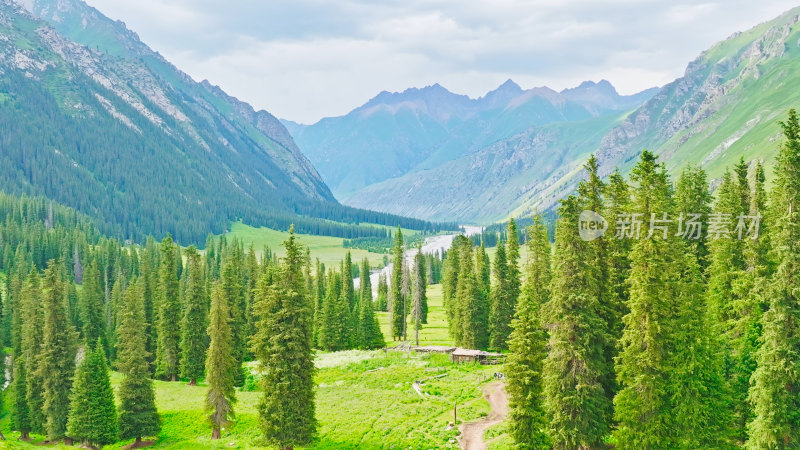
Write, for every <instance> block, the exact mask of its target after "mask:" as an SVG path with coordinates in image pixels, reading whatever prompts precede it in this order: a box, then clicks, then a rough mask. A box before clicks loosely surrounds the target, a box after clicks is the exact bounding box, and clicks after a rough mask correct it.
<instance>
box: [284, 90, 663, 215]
mask: <svg viewBox="0 0 800 450" xmlns="http://www.w3.org/2000/svg"><path fill="white" fill-rule="evenodd" d="M656 90H657V89H649V90H647V91H644V92H641V93H639V94H636V95H631V96H621V95H619V94H618V93H617V92H616V90H615V89H614V87H613V86H612V85H611V84H610V83H609V82H608V81H605V80H603V81H600V82H599V83H593V82H585V83H583V84H581V85H580V86H578V87H576V88H573V89H566V90H563V91H561V92H556V91H554V90H552V89H549V88H546V87H545V88H534V89H528V90H523V89H522V88H521V87H520V86H519V85H517V84H516V83H514V82H513V81H512V80H508V81H506V82H505V83H503V84H502V85H500V86H499V87H498V88H497V89H495V90H493V91H491V92H489V93H487V94H486V95H485V96H483V97H480V98H478V99H471V98H469V97H467V96H465V95H458V94H454V93H452V92H450V91H448V90H447V89H445V88H444V87H442V86H440V85H439V84H434V85H433V86H427V87H424V88H422V89H417V88H411V89H407V90H405V91H403V92H400V93H389V92H385V91H384V92H381V93H380V94H378V95H377V96H375V97H374V98H373V99H371V100H370V101H368V102H367V103H366V104H364V105H363V106H361V107H359V108H357V109H355V110H353V111H351V112H350V113H348V114H347V115H345V116H342V117H333V118H325V119H322V120H320V121H319V122H317V123H315V124H313V125H310V126H305V125H300V124H297V123H293V122H289V121H284V124H286V125H287V127H288V128H289V130H290V132H291V133H292V135H293V136H294V138H295V140H296V141H297V143H298V145H300V148H302V149H303V151H304V152H305V153H306V155H307V156H308V157H309V159H310V160H311V162H312V163H313V164H314V166H315V167H316V168H317V169H318V170H319V171H320V174H321V175H322V177H323V179H324V180H325V182H326V183H327V184H328V186H330V187H331V189H332V191H333V192H334V194H336V195H337V197H340V198H344V199H348V200H349V199H351V198H358V194H357V193H356V192H357V191H358V190H360V189H363V188H365V187H367V186H370V185H372V184H375V183H380V182H382V181H384V180H388V179H393V178H397V177H400V176H403V175H405V174H408V173H413V172H417V171H419V170H424V169H432V168H435V167H438V166H440V165H441V164H443V163H446V162H448V161H452V160H454V159H458V158H460V157H462V156H465V155H469V154H472V153H474V152H476V151H478V150H480V149H482V148H484V147H486V146H487V145H490V144H492V143H494V142H497V141H499V140H501V139H505V138H509V137H511V136H514V135H515V134H517V133H520V132H523V131H525V130H526V129H528V128H529V127H531V126H535V125H536V126H544V125H547V124H552V123H563V122H578V121H585V120H588V119H591V118H595V117H599V116H605V115H609V114H613V115H618V113H619V112H621V111H626V110H630V109H632V108H634V107H636V106H638V105H640V104H642V103H643V102H644V101H645V100H647V99H648V98H649V97H650V96H652V95H653V94H654V93H655V91H656ZM365 155H369V156H368V157H367V158H365V157H364V156H365Z"/></svg>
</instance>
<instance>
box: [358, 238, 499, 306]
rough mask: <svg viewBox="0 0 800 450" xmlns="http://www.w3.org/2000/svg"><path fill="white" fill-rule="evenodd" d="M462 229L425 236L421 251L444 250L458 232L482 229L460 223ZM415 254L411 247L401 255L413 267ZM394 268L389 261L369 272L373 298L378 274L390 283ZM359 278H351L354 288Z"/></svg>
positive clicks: (434, 251)
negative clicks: (460, 230) (382, 275)
mask: <svg viewBox="0 0 800 450" xmlns="http://www.w3.org/2000/svg"><path fill="white" fill-rule="evenodd" d="M461 228H463V229H464V233H452V234H440V235H436V236H430V237H427V238H425V240H424V241H423V243H422V253H423V254H426V255H428V254H436V253H440V252H444V251H447V250H449V249H450V246H451V245H453V239H455V237H456V236H458V235H459V234H466V235H467V236H472V235H475V234H480V233H481V231H482V230H483V228H482V227H475V226H469V225H462V227H461ZM416 254H417V249H416V248H412V249H409V250H406V251H405V254H404V255H403V256H404V257H405V259H406V262H407V263H408V265H409V267H414V256H415V255H416ZM393 269H394V264H393V263H389V264H388V265H387V266H386V267H384V268H383V269H380V270H373V271H371V272H370V274H369V281H370V284H372V297H373V298H375V297H376V296H377V295H378V277H379V276H380V274H384V275H385V276H386V281H387V282H389V283H391V275H392V270H393ZM360 281H361V280H359V279H358V278H354V279H353V283H354V284H355V288H356V289H358V286H359V285H360V284H361V283H360Z"/></svg>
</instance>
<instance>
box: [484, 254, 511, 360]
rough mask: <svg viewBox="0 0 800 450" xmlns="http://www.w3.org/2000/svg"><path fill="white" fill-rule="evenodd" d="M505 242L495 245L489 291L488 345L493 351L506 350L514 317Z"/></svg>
mask: <svg viewBox="0 0 800 450" xmlns="http://www.w3.org/2000/svg"><path fill="white" fill-rule="evenodd" d="M508 270H509V267H508V259H507V258H506V245H505V242H500V243H499V244H498V245H497V253H495V255H494V285H493V286H492V290H491V309H490V312H489V330H490V333H491V339H490V345H491V347H492V348H493V349H495V350H506V349H507V348H508V346H507V343H506V341H507V339H508V336H509V334H510V332H511V319H512V318H513V315H514V301H513V300H512V299H511V298H510V296H511V292H510V289H511V286H510V283H509V274H508Z"/></svg>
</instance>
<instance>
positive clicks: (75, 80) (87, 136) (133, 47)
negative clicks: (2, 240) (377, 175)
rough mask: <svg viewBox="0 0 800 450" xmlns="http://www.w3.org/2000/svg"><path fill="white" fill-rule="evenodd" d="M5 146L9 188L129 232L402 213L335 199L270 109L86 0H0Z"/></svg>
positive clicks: (0, 110) (191, 232)
mask: <svg viewBox="0 0 800 450" xmlns="http://www.w3.org/2000/svg"><path fill="white" fill-rule="evenodd" d="M0 149H2V151H0V166H2V167H3V170H2V171H0V189H2V190H6V191H9V192H12V193H18V194H19V193H26V194H30V195H43V196H46V197H48V198H51V199H53V200H55V201H57V202H59V203H62V204H65V205H68V206H72V207H74V208H76V209H77V210H79V211H81V212H83V213H86V214H88V215H89V216H91V217H93V218H94V219H96V220H97V221H98V224H99V225H100V226H101V228H102V230H103V231H104V232H105V233H107V234H111V235H114V236H118V237H123V238H134V239H140V238H142V237H143V236H144V235H145V234H149V233H152V234H154V235H163V234H165V233H167V232H171V233H172V234H173V236H174V237H175V238H176V239H178V240H179V241H181V242H203V240H204V238H205V235H206V234H207V233H209V232H214V233H221V232H223V231H224V230H225V229H226V228H227V227H228V225H229V224H230V223H231V222H232V221H236V220H241V221H244V222H246V223H249V224H252V225H256V226H259V225H264V226H269V227H272V228H277V229H285V228H286V227H288V225H289V223H291V222H295V223H297V224H298V225H299V226H301V227H304V231H305V232H315V231H326V232H332V233H334V234H338V235H343V234H342V233H341V232H342V230H341V229H340V228H341V227H338V226H334V225H332V224H329V223H323V224H320V223H318V221H317V222H315V221H314V220H316V219H313V218H322V219H332V220H338V221H342V222H350V223H355V222H359V221H370V222H377V223H383V222H387V221H388V222H391V224H396V222H397V221H396V220H395V219H397V218H388V217H386V216H385V215H376V214H373V213H370V212H366V211H358V210H353V209H352V208H348V207H343V206H342V205H340V204H338V202H336V200H335V199H334V197H333V195H332V194H331V192H330V190H329V189H328V187H327V186H326V185H325V183H324V182H323V181H322V179H321V178H320V176H319V175H318V173H317V172H316V170H315V169H314V168H313V166H312V165H311V163H310V162H309V161H308V159H307V158H306V157H305V156H304V155H303V154H302V153H301V152H300V150H299V149H298V147H297V145H296V144H295V143H294V140H293V139H292V137H291V136H290V135H289V133H288V131H287V130H286V128H285V127H284V126H283V125H282V124H281V123H280V122H279V121H278V120H277V119H276V118H275V117H273V116H272V115H271V114H269V113H268V112H266V111H254V110H253V108H252V107H251V106H250V105H248V104H246V103H244V102H241V101H239V100H237V99H235V98H233V97H230V96H228V95H226V94H225V93H224V92H223V91H222V90H220V89H219V88H217V87H215V86H212V85H211V84H210V83H208V82H205V81H204V82H202V83H197V82H195V81H194V80H192V79H191V78H190V77H189V76H187V75H186V74H184V73H183V72H181V71H180V70H178V69H177V68H175V67H174V66H173V65H172V64H170V63H169V62H168V61H166V60H165V59H164V58H163V57H161V55H159V54H158V53H156V52H154V51H152V50H151V49H149V48H148V47H147V46H146V45H145V44H143V43H142V42H141V41H139V39H138V37H137V36H136V34H135V33H133V32H131V31H129V30H128V29H127V28H125V25H124V24H123V23H122V22H115V21H112V20H110V19H108V18H107V17H105V16H103V15H102V14H100V13H99V12H98V11H97V10H95V9H94V8H91V7H89V6H88V5H86V4H85V3H83V2H81V1H79V0H25V1H24V2H21V3H14V2H10V1H9V0H0ZM298 214H301V215H304V216H307V217H306V218H299V217H298ZM398 220H399V219H398ZM417 225H419V226H424V224H421V223H420V224H417ZM323 229H324V230H323ZM345 236H346V235H345ZM347 237H349V236H347Z"/></svg>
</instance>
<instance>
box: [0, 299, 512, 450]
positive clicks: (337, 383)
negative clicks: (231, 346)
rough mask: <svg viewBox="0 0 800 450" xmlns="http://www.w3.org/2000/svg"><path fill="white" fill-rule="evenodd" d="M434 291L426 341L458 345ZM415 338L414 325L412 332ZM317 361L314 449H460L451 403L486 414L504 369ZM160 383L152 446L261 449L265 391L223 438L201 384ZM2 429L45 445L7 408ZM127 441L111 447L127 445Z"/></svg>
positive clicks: (465, 417) (380, 354)
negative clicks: (216, 434) (13, 422)
mask: <svg viewBox="0 0 800 450" xmlns="http://www.w3.org/2000/svg"><path fill="white" fill-rule="evenodd" d="M428 295H429V315H428V318H429V324H428V325H427V326H425V327H424V328H423V329H422V330H421V332H420V344H423V345H425V344H431V345H433V344H439V345H447V344H452V341H451V340H450V338H449V336H448V334H447V322H446V318H445V311H444V309H443V307H442V289H441V285H433V286H429V288H428ZM379 318H380V319H379V320H380V321H381V327H382V329H383V330H384V333H385V334H388V331H387V330H388V323H386V313H379ZM411 336H413V330H410V331H409V337H411ZM388 345H392V343H391V342H389V343H388ZM316 365H317V368H318V371H317V375H316V382H317V394H316V395H317V397H316V398H317V402H316V404H317V419H318V420H319V428H318V440H317V442H316V443H315V444H314V445H313V446H312V447H310V448H313V449H351V448H364V449H381V448H396V449H400V448H402V449H409V448H411V449H431V448H436V449H438V448H458V444H455V443H453V442H455V441H454V440H455V438H456V435H457V430H456V429H451V428H449V427H448V424H449V423H450V422H452V420H453V407H454V406H456V407H457V409H458V421H459V423H461V422H463V421H471V420H475V419H478V418H480V417H482V416H485V415H486V414H488V412H489V404H488V403H487V402H486V400H484V399H483V398H482V396H481V388H482V385H483V384H484V383H485V382H487V381H489V380H491V379H492V374H493V373H494V372H497V371H502V367H498V366H481V365H478V364H461V365H455V364H452V363H451V362H450V359H449V357H448V356H447V355H441V354H436V355H422V354H414V353H404V352H391V351H389V352H384V351H382V350H376V351H358V350H351V351H345V352H335V353H324V352H323V353H319V354H318V355H317V359H316ZM250 367H253V364H252V363H250ZM434 377H438V378H434ZM415 380H419V381H421V382H422V392H423V393H424V398H422V397H420V396H419V395H418V394H417V393H416V392H415V391H414V390H413V388H412V383H413V382H414V381H415ZM119 381H120V375H119V374H117V373H113V374H112V383H113V384H114V385H115V386H116V385H117V384H118V383H119ZM155 388H156V402H157V405H158V410H159V413H160V414H161V418H162V423H163V425H162V430H161V433H160V434H159V435H158V436H157V440H156V443H155V445H154V446H153V447H152V448H169V449H198V448H202V449H215V448H217V449H222V448H240V449H247V448H260V447H261V443H262V442H261V430H260V428H259V423H258V416H257V405H258V402H259V397H260V395H261V393H260V392H257V391H256V392H242V391H240V392H237V395H238V403H237V404H236V407H235V408H236V413H237V419H236V422H235V423H234V424H233V425H232V426H231V427H229V428H228V429H226V430H224V431H223V434H222V435H223V438H222V439H220V440H219V441H215V442H212V441H211V439H210V437H211V429H210V427H209V426H208V424H207V423H206V421H205V420H206V415H207V414H206V413H205V412H204V410H203V408H204V403H203V402H204V399H205V393H206V386H205V385H204V384H203V383H200V384H199V385H198V386H188V385H186V384H185V382H177V383H169V382H162V381H156V382H155ZM7 395H8V397H7V398H11V396H12V395H13V393H11V392H10V391H9V392H7ZM6 404H8V401H7V402H6ZM6 409H7V408H6ZM0 428H2V430H3V431H4V432H5V434H6V437H7V438H8V441H6V442H4V443H0V448H15V449H16V448H19V449H22V448H34V447H40V446H41V444H42V438H41V437H37V439H36V441H35V442H33V443H25V442H20V441H18V440H17V438H18V437H19V434H18V433H11V432H9V431H8V430H10V428H11V426H10V417H9V414H7V411H6V415H5V416H4V417H3V419H2V420H0ZM505 433H506V430H505V428H504V427H503V425H502V424H501V425H499V426H495V427H493V428H490V429H489V430H488V431H487V434H486V435H487V439H488V438H492V439H493V440H492V441H491V445H490V448H491V449H496V450H502V449H506V448H510V447H508V436H507V435H506V434H505ZM129 443H130V441H128V442H120V443H118V444H115V445H111V446H107V447H106V448H110V449H113V448H121V447H124V446H125V445H127V444H129ZM50 448H58V449H66V448H74V447H66V446H63V445H58V446H52V447H50Z"/></svg>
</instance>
